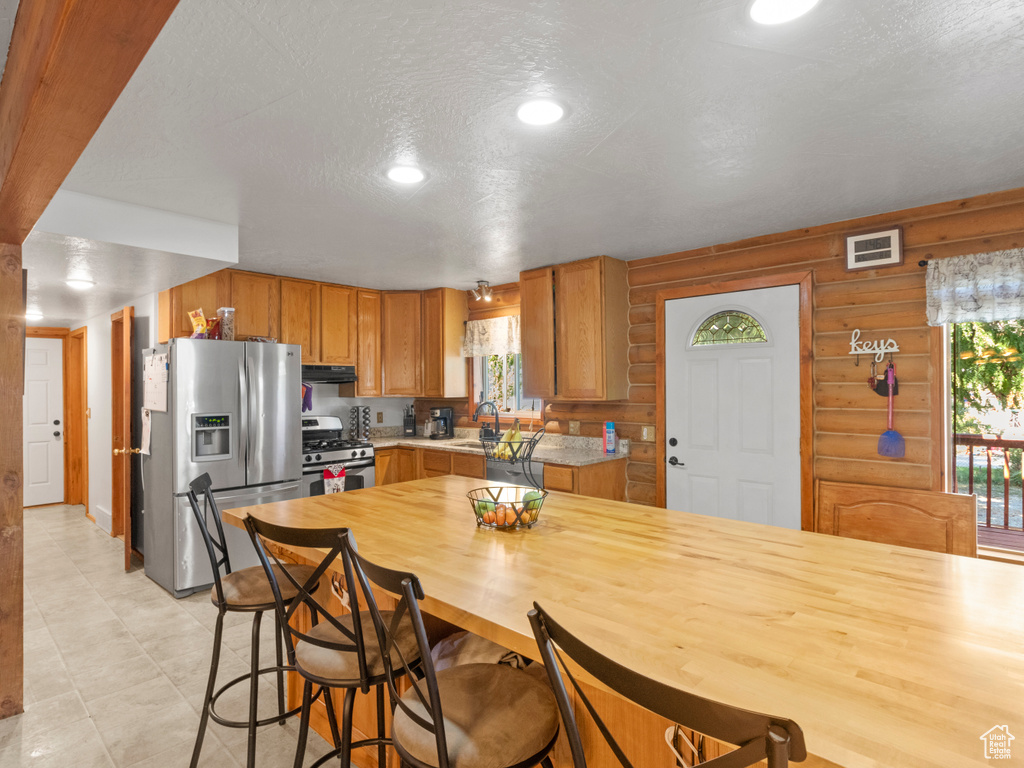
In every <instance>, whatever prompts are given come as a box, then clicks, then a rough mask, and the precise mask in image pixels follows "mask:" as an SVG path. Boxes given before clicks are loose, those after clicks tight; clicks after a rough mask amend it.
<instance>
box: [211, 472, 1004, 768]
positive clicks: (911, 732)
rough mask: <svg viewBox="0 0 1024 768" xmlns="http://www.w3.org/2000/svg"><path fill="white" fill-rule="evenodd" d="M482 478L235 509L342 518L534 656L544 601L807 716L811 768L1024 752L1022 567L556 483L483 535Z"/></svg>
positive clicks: (606, 647) (584, 633)
mask: <svg viewBox="0 0 1024 768" xmlns="http://www.w3.org/2000/svg"><path fill="white" fill-rule="evenodd" d="M484 484H486V482H485V481H481V480H474V479H470V478H463V477H456V476H445V477H436V478H431V479H427V480H415V481H412V482H407V483H399V484H396V485H389V486H384V487H378V488H369V489H365V490H359V491H350V492H346V493H341V494H336V495H333V496H318V497H314V498H308V499H301V500H296V501H287V502H279V503H276V504H267V505H262V506H258V507H250V508H248V509H237V510H229V511H227V512H225V513H224V517H225V519H226V520H227V521H228V522H230V523H232V524H234V525H238V526H241V525H242V522H241V521H242V519H243V518H244V516H245V515H246V514H247V513H251V514H253V515H255V516H257V517H259V518H261V519H264V520H268V521H270V522H274V523H278V524H283V525H291V526H303V527H309V528H323V527H331V526H348V527H350V528H351V529H352V530H353V532H354V533H355V537H356V541H357V542H358V545H359V549H360V552H362V553H363V554H364V555H365V556H366V557H368V558H369V559H370V560H372V561H376V562H378V563H380V564H382V565H385V566H388V567H391V568H400V569H404V570H409V571H412V572H414V573H416V574H417V575H418V576H419V577H420V579H421V580H422V582H423V588H424V589H425V591H426V594H427V598H426V601H425V602H424V604H423V607H424V610H425V611H427V612H429V613H430V614H431V615H433V616H435V617H437V618H439V619H442V620H445V621H447V622H451V623H452V624H455V625H458V626H459V627H463V628H465V629H468V630H470V631H472V632H476V633H477V634H480V635H482V636H484V637H487V638H490V639H491V640H494V641H495V642H497V643H500V644H502V645H505V646H508V647H509V648H512V649H513V650H516V651H518V652H520V653H522V654H524V655H527V656H530V657H536V656H537V650H536V645H535V643H534V639H533V635H532V633H531V631H530V625H529V621H528V619H527V616H526V614H527V611H529V610H530V608H531V606H532V604H533V601H534V600H536V601H537V602H538V603H540V604H541V605H542V606H543V607H544V608H545V609H546V610H548V612H550V613H551V614H552V615H553V616H554V617H555V618H556V619H557V620H558V621H559V622H560V623H562V624H564V625H565V627H566V628H567V629H569V630H570V631H572V632H574V633H576V634H578V635H579V636H581V637H582V638H584V639H585V640H586V641H587V642H589V643H591V644H592V645H593V646H594V647H596V648H597V649H598V650H599V651H601V652H602V653H604V654H606V655H607V656H609V657H611V658H613V659H616V660H617V661H620V662H622V663H623V664H625V665H627V666H629V667H631V668H632V669H634V670H636V671H637V672H640V673H641V674H643V675H647V676H649V677H652V678H654V679H657V680H661V681H663V682H665V683H668V684H670V685H674V686H678V687H680V688H683V689H685V690H688V691H692V692H694V693H697V694H700V695H702V696H706V697H709V698H712V699H718V700H721V701H723V702H727V703H729V704H733V705H736V706H740V707H745V708H747V709H753V710H758V711H761V712H766V713H770V714H774V715H779V716H782V717H787V718H790V719H792V720H795V721H796V722H797V723H798V724H799V725H800V726H801V728H803V731H804V734H805V738H806V742H807V749H808V752H809V753H810V755H811V757H810V758H809V759H808V761H807V763H805V765H833V764H834V765H839V766H848V767H850V768H854V767H856V766H886V767H887V768H888V767H891V766H943V767H944V768H948V767H953V766H957V767H958V766H964V765H975V764H976V765H991V764H992V762H991V761H989V760H986V759H985V757H984V753H983V750H984V747H985V742H984V741H983V740H982V738H981V737H982V736H983V734H986V733H987V732H988V731H990V730H991V729H992V728H993V727H994V726H1003V725H1005V726H1008V730H1009V732H1010V733H1011V734H1014V735H1016V736H1017V737H1018V739H1019V740H1018V741H1017V744H1018V745H1019V746H1017V747H1015V748H1014V751H1015V752H1016V751H1019V752H1020V756H1019V757H1018V756H1016V755H1014V756H1013V758H1012V759H1011V760H1008V761H1005V763H1004V764H1009V765H1013V764H1014V760H1017V761H1020V762H1022V763H1024V568H1021V567H1019V566H1015V565H1010V564H1004V563H994V562H986V561H981V560H977V559H974V558H967V557H958V556H954V555H944V554H937V553H932V552H924V551H918V550H912V549H905V548H902V547H894V546H887V545H882V544H875V543H871V542H864V541H856V540H853V539H843V538H838V537H833V536H827V535H823V534H815V533H808V532H802V531H791V530H785V529H781V528H773V527H768V526H762V525H755V524H751V523H741V522H736V521H731V520H722V519H718V518H712V517H707V516H703V515H695V514H689V513H683V512H675V511H669V510H664V509H657V508H652V507H645V506H640V505H635V504H628V503H622V502H613V501H603V500H599V499H594V498H589V497H583V496H576V495H572V494H565V493H554V492H553V493H551V494H550V495H549V496H548V498H547V500H546V501H545V503H544V506H543V509H542V510H541V513H540V522H539V524H538V525H537V526H536V527H535V528H534V529H532V530H528V531H515V532H509V531H495V530H488V529H481V528H477V527H476V525H475V523H474V517H473V513H472V510H471V508H470V505H469V502H468V501H467V499H466V492H467V491H469V490H471V489H473V488H477V487H480V486H481V485H484ZM339 567H340V564H339ZM604 701H605V703H606V705H607V706H610V707H612V708H617V711H618V715H617V716H616V717H615V718H614V719H613V720H612V722H618V723H620V724H622V723H626V724H627V726H626V731H628V732H629V733H630V734H632V736H631V737H628V738H627V739H626V741H629V740H630V738H632V739H633V740H634V741H635V743H636V746H635V747H634V749H639V750H641V752H640V754H639V755H638V756H635V757H634V758H633V759H634V762H636V763H637V765H641V764H643V765H644V766H645V768H649V767H650V766H655V765H657V766H665V767H666V768H668V767H669V766H672V765H673V764H674V763H673V761H672V760H671V758H670V757H669V755H668V750H667V747H666V745H665V743H664V740H661V741H660V743H659V742H658V739H661V738H662V734H663V733H664V730H665V729H664V724H663V723H661V722H660V721H655V720H652V719H651V718H650V716H649V714H648V713H641V712H634V711H632V710H631V709H630V706H631V705H627V704H625V703H624V702H622V701H620V700H615V699H613V697H611V696H610V695H607V694H606V695H605V698H604ZM645 718H647V719H645ZM595 749H596V747H595ZM633 754H634V755H637V753H636V752H634V753H633ZM555 757H556V763H558V764H559V765H561V766H565V765H568V763H567V762H566V761H565V756H564V753H562V752H561V751H559V752H556V755H555ZM361 762H362V761H361ZM596 764H597V765H602V764H604V760H603V758H600V757H599V759H598V760H597V761H596ZM608 764H609V765H610V763H608Z"/></svg>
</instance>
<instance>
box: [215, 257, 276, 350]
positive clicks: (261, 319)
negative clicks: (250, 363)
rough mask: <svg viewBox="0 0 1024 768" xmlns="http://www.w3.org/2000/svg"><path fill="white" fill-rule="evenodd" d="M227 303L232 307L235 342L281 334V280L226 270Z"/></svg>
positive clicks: (271, 276) (274, 336)
mask: <svg viewBox="0 0 1024 768" xmlns="http://www.w3.org/2000/svg"><path fill="white" fill-rule="evenodd" d="M228 272H229V274H230V276H231V306H233V307H234V308H235V341H245V340H246V339H249V338H251V337H253V336H265V337H268V338H272V339H279V338H280V336H281V328H280V322H281V280H280V278H277V277H274V276H273V275H260V274H257V273H255V272H240V271H238V270H235V269H229V270H228Z"/></svg>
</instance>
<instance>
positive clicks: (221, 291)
mask: <svg viewBox="0 0 1024 768" xmlns="http://www.w3.org/2000/svg"><path fill="white" fill-rule="evenodd" d="M170 298H171V305H170V313H171V317H170V335H171V336H172V337H176V338H181V337H187V336H191V335H192V321H191V320H189V317H188V313H189V312H191V311H192V310H194V309H202V310H203V315H205V316H206V319H207V320H209V319H211V318H214V317H216V316H217V310H218V309H220V308H221V307H230V306H232V305H231V275H230V274H229V273H228V271H227V270H223V269H222V270H221V271H220V272H214V273H213V274H212V275H206V276H204V277H200V278H197V279H195V280H192V281H190V282H187V283H183V284H182V285H178V286H175V287H174V288H172V289H171V297H170Z"/></svg>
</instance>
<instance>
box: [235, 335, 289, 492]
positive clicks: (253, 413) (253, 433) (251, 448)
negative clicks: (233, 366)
mask: <svg viewBox="0 0 1024 768" xmlns="http://www.w3.org/2000/svg"><path fill="white" fill-rule="evenodd" d="M245 380H246V382H248V385H249V387H250V388H251V389H252V392H249V393H247V394H248V395H249V396H248V397H247V398H246V399H245V400H244V401H243V402H242V407H243V408H244V409H245V423H246V430H247V431H246V435H247V442H246V450H245V473H246V475H245V477H246V479H245V482H247V483H252V482H257V483H265V482H266V478H265V477H260V478H258V479H254V478H253V477H251V476H250V474H249V468H250V464H249V462H251V461H255V452H256V451H265V450H266V446H264V445H263V441H262V437H263V425H262V423H261V421H260V414H259V413H257V404H258V403H260V402H262V400H263V382H262V381H261V380H260V379H259V378H258V377H257V376H256V361H255V360H254V359H253V358H251V357H249V345H248V344H246V345H245ZM257 430H259V432H257ZM260 461H262V458H261V459H260ZM274 479H275V480H278V479H280V478H274Z"/></svg>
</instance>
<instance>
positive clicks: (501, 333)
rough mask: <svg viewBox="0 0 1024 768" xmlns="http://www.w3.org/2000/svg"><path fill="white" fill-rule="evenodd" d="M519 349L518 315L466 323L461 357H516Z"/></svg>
mask: <svg viewBox="0 0 1024 768" xmlns="http://www.w3.org/2000/svg"><path fill="white" fill-rule="evenodd" d="M520 349H521V344H520V337H519V315H513V316H511V317H492V318H490V319H488V320H470V321H469V322H468V323H466V340H465V342H464V343H463V346H462V356H463V357H488V356H490V355H508V354H515V355H518V354H519V352H520Z"/></svg>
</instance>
